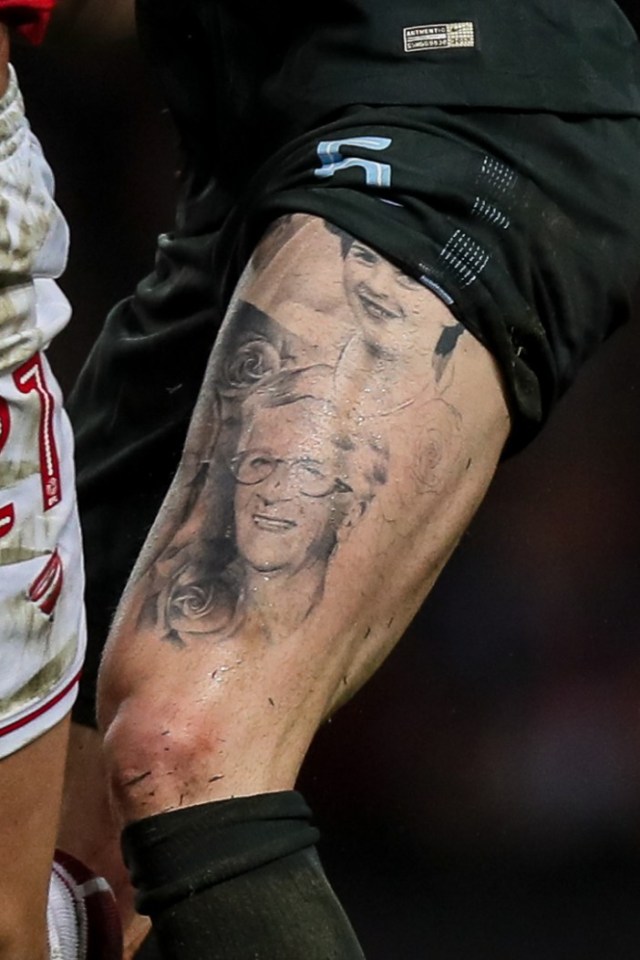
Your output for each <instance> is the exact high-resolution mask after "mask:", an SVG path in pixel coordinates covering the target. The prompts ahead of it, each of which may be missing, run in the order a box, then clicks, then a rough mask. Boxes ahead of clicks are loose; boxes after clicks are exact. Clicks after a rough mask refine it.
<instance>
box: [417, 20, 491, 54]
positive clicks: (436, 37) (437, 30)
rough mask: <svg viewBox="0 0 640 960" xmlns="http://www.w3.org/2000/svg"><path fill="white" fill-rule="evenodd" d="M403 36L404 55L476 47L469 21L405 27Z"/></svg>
mask: <svg viewBox="0 0 640 960" xmlns="http://www.w3.org/2000/svg"><path fill="white" fill-rule="evenodd" d="M403 35H404V50H405V53H418V52H419V51H422V50H455V49H460V48H461V47H475V45H476V30H475V27H474V25H473V23H472V22H471V21H470V20H467V21H463V22H462V23H425V24H423V25H422V26H419V27H405V28H404V30H403Z"/></svg>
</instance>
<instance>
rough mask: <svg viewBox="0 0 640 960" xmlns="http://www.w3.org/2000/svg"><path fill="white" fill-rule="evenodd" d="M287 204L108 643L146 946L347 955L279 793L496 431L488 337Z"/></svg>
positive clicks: (487, 454)
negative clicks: (281, 236) (288, 276)
mask: <svg viewBox="0 0 640 960" xmlns="http://www.w3.org/2000/svg"><path fill="white" fill-rule="evenodd" d="M296 227H297V230H295V231H293V233H292V234H288V235H287V236H286V240H285V244H286V250H285V251H283V252H282V255H283V256H284V257H285V259H284V260H283V259H282V256H280V255H279V254H278V251H277V250H276V251H274V250H273V249H269V251H268V256H262V255H261V254H262V253H263V251H262V250H261V249H260V248H259V249H258V251H257V256H256V258H254V263H253V266H250V268H249V269H248V271H247V274H246V275H245V278H244V279H243V281H242V282H241V283H240V285H239V297H238V299H237V300H236V301H235V302H234V304H233V306H232V309H231V310H230V314H229V316H228V318H227V321H226V323H225V326H224V327H223V330H222V333H221V335H220V337H219V339H218V343H217V346H216V348H215V350H214V353H213V356H212V360H211V363H210V367H209V371H208V374H207V377H206V382H205V386H204V388H203V391H202V394H201V397H200V400H199V403H198V406H197V409H196V413H195V416H194V420H193V422H192V427H191V431H190V435H189V438H188V441H187V446H186V449H185V453H184V456H183V459H182V463H181V466H180V469H179V471H178V474H177V477H176V480H175V482H174V485H173V487H172V489H171V491H170V494H169V496H168V498H167V500H166V502H165V505H164V507H163V509H162V511H161V514H160V516H159V519H158V521H157V523H156V526H155V527H154V530H153V531H152V534H151V536H150V538H149V540H148V542H147V545H146V548H145V550H144V551H143V555H142V557H141V559H140V561H139V563H138V566H137V569H136V571H135V573H134V576H133V578H132V581H131V583H130V586H129V588H128V590H127V592H126V594H125V599H124V602H123V604H122V607H121V610H120V613H119V616H118V618H117V622H116V626H115V629H114V632H113V635H112V637H111V641H110V644H109V646H108V652H107V657H106V662H105V665H104V672H103V682H102V705H101V714H102V723H103V725H104V728H105V730H106V745H107V753H108V758H109V764H110V769H111V778H112V784H113V790H114V797H115V800H116V804H117V807H118V810H119V812H120V816H121V818H122V821H123V822H124V823H128V824H129V827H128V829H127V832H126V847H127V851H128V856H129V858H130V865H131V867H132V869H133V874H134V880H135V881H136V883H137V884H138V886H139V888H140V904H141V907H142V909H143V910H147V911H148V912H149V913H150V914H151V915H152V918H153V920H154V923H155V924H156V926H157V929H158V931H159V933H160V940H161V950H162V951H163V956H167V957H174V956H175V957H183V956H184V957H191V956H199V957H200V956H204V955H205V954H204V953H203V952H202V951H203V950H205V949H206V951H207V952H206V955H207V956H208V957H219V958H227V957H229V958H231V957H246V956H248V955H250V954H249V953H248V952H247V951H248V950H249V948H251V949H252V950H255V951H257V952H260V955H264V956H265V957H266V956H278V957H279V958H282V960H285V958H289V957H291V958H294V957H300V956H305V957H307V958H309V960H311V958H315V957H318V958H320V957H322V958H325V957H328V956H334V955H335V956H345V957H346V956H354V957H355V956H358V955H359V948H358V947H357V944H356V942H355V940H353V937H352V934H351V933H350V932H349V927H348V924H347V923H346V921H345V919H344V917H343V916H342V914H341V913H340V910H339V908H338V906H337V904H336V903H335V901H334V900H333V897H332V895H331V892H330V890H329V889H328V887H327V885H326V883H325V881H324V878H323V875H322V873H321V870H320V868H319V865H318V864H317V861H316V860H315V857H314V855H313V853H312V851H311V848H312V847H313V842H314V837H315V835H314V832H313V830H312V829H311V828H310V827H309V825H308V820H307V817H308V812H307V811H306V808H305V806H304V804H303V803H302V801H301V798H299V797H298V796H297V795H296V794H294V793H292V792H291V791H292V788H293V787H294V784H295V780H296V777H297V774H298V771H299V767H300V764H301V762H302V760H303V757H304V755H305V753H306V750H307V748H308V745H309V742H310V740H311V739H312V737H313V735H314V733H315V731H316V730H317V728H318V726H319V725H320V723H321V722H322V721H323V719H325V718H326V717H327V716H328V715H329V714H330V713H331V712H332V711H333V710H335V709H336V708H337V706H338V705H339V704H340V703H341V702H342V701H343V700H345V699H347V698H348V697H349V696H351V695H352V693H353V692H354V691H355V690H357V688H358V687H359V686H360V685H361V684H362V683H363V682H365V680H366V679H367V677H368V676H369V675H370V674H371V673H372V672H373V671H374V670H375V669H376V668H377V666H378V665H379V663H380V662H381V661H382V660H383V659H384V657H385V656H386V655H387V654H388V653H389V651H390V650H391V649H392V647H393V645H394V643H395V642H396V641H397V639H398V638H399V636H400V635H401V634H402V632H403V629H404V628H405V626H406V624H407V623H408V621H409V619H410V618H411V616H412V615H413V613H414V612H415V610H416V609H417V607H418V605H419V604H420V602H421V601H422V599H423V598H424V596H425V594H426V593H427V592H428V590H429V588H430V587H431V585H432V584H433V582H434V580H435V579H436V577H437V576H438V574H439V572H440V571H441V569H442V567H443V565H444V563H445V562H446V560H447V558H448V556H449V555H450V553H451V552H452V550H453V549H454V547H455V544H456V542H457V540H458V538H459V537H460V535H461V533H462V532H463V530H464V529H465V527H466V525H467V523H468V521H469V519H470V517H471V516H472V514H473V512H474V511H475V509H476V507H477V505H478V503H479V502H480V500H481V498H482V496H483V494H484V492H485V490H486V487H487V485H488V483H489V481H490V479H491V476H492V475H493V472H494V469H495V466H496V463H497V460H498V458H499V456H500V452H501V450H502V447H503V445H504V442H505V439H506V437H507V434H508V429H509V417H508V414H507V408H506V404H505V400H504V397H503V391H502V386H501V382H500V378H499V375H498V373H497V371H496V367H495V365H494V362H493V360H492V358H491V357H490V356H489V354H488V353H487V351H486V350H485V349H484V348H483V347H481V346H480V344H479V343H478V342H477V341H476V340H475V339H474V338H472V337H471V335H470V334H468V333H466V332H465V331H464V330H463V328H462V327H460V326H459V324H458V323H457V322H456V320H455V318H454V317H453V315H452V314H451V313H450V312H449V310H448V309H447V308H446V307H445V306H444V304H443V303H442V302H441V301H440V300H438V299H437V298H436V297H435V296H434V295H433V294H431V293H430V292H429V291H427V290H425V289H424V288H423V287H421V286H420V285H419V284H417V283H416V282H414V281H412V280H410V278H408V277H407V276H406V275H404V274H402V273H401V272H400V271H398V270H397V269H396V268H394V267H392V266H391V264H389V263H388V262H387V261H386V260H384V259H383V258H381V257H380V256H379V255H378V254H376V253H374V252H373V251H372V250H370V249H369V248H368V247H366V246H364V245H363V244H359V243H357V242H353V241H352V239H351V238H349V237H347V236H346V235H342V236H338V235H336V233H335V232H333V231H330V230H328V229H327V226H326V224H324V223H323V222H322V221H321V220H319V219H316V218H313V217H307V216H299V217H297V218H296ZM274 254H275V255H274ZM286 258H290V260H291V262H295V264H296V273H295V276H296V279H295V282H293V284H292V286H291V288H290V291H289V294H288V295H287V296H286V297H283V296H282V291H283V281H282V275H281V270H280V267H281V266H282V264H283V263H286ZM443 334H445V336H444V338H443ZM443 344H446V345H447V347H446V349H444V348H443ZM158 815H159V816H158ZM194 894H195V895H194ZM182 943H184V944H185V946H180V944H182ZM186 944H188V945H186ZM205 944H206V946H205ZM199 951H200V952H199Z"/></svg>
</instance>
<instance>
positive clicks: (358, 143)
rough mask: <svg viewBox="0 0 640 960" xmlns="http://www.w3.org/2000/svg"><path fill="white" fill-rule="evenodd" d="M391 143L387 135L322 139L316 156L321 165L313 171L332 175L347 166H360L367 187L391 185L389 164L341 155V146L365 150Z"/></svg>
mask: <svg viewBox="0 0 640 960" xmlns="http://www.w3.org/2000/svg"><path fill="white" fill-rule="evenodd" d="M392 143H393V141H392V140H390V139H389V137H350V138H348V139H345V140H322V141H321V142H320V143H319V144H318V157H319V159H320V163H321V164H322V166H321V167H318V168H317V169H316V170H314V171H313V172H314V173H315V175H316V177H323V178H326V177H332V176H333V175H334V174H335V173H337V172H338V171H339V170H346V169H347V168H348V167H361V168H362V169H363V170H364V176H365V183H366V184H367V186H369V187H390V186H391V165H390V164H388V163H378V162H377V161H376V160H365V159H364V158H363V157H343V156H342V154H341V152H340V150H341V148H342V147H361V148H364V149H365V150H386V149H387V148H388V147H390V146H391V144H392Z"/></svg>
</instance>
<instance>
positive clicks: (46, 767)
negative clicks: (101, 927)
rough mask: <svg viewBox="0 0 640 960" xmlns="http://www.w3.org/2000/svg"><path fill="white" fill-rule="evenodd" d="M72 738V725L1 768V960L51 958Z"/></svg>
mask: <svg viewBox="0 0 640 960" xmlns="http://www.w3.org/2000/svg"><path fill="white" fill-rule="evenodd" d="M68 734H69V721H68V719H67V720H65V721H63V722H62V723H60V724H58V726H57V727H54V729H53V730H50V731H49V732H48V733H46V734H44V736H42V737H39V739H38V740H35V741H34V742H33V743H31V744H29V746H27V747H24V749H22V750H20V751H18V753H15V754H13V755H12V756H10V757H7V758H6V759H5V760H2V761H1V762H0V811H2V816H1V817H0V850H1V851H2V870H1V871H0V958H2V960H45V958H48V956H49V948H48V941H47V932H46V906H47V898H48V890H49V877H50V875H51V861H52V859H53V851H54V848H55V839H56V832H57V829H58V817H59V810H60V803H61V798H62V784H63V778H64V762H65V755H66V748H67V739H68ZM45 784H46V789H45V787H44V785H45Z"/></svg>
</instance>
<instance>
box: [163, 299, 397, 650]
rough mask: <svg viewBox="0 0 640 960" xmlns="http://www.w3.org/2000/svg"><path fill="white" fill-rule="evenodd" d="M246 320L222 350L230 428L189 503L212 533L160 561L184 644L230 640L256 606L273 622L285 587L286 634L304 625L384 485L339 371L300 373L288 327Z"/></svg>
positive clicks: (246, 310)
mask: <svg viewBox="0 0 640 960" xmlns="http://www.w3.org/2000/svg"><path fill="white" fill-rule="evenodd" d="M240 312H241V315H242V317H243V321H244V322H243V324H242V325H241V326H240V327H236V328H235V329H232V330H227V331H226V333H225V334H224V336H223V338H222V341H221V349H220V350H219V352H218V363H217V368H218V370H217V377H216V396H217V398H218V406H219V409H220V411H221V418H222V421H223V424H224V426H223V429H222V430H221V431H220V435H219V436H218V440H217V442H216V446H215V449H214V450H213V451H212V453H211V454H210V460H209V461H208V465H207V471H208V472H207V478H206V480H205V481H204V482H203V481H202V478H201V477H200V479H199V482H198V483H197V484H195V483H194V484H193V487H194V490H195V496H196V497H197V498H200V500H201V501H204V503H202V502H201V503H200V504H195V505H194V504H193V500H192V503H191V507H192V511H196V510H197V511H198V512H199V513H200V514H201V515H206V517H207V520H206V530H205V529H203V530H202V532H201V535H200V539H199V540H196V541H195V542H194V541H193V539H192V538H189V537H186V538H183V542H182V543H181V544H180V546H179V548H178V549H177V550H176V539H177V538H175V537H174V542H173V544H172V545H171V549H172V550H173V554H172V557H171V560H168V554H169V552H170V551H167V552H166V553H165V558H164V560H162V562H161V563H158V564H156V570H160V569H161V568H164V571H165V574H164V577H163V579H164V583H162V584H161V585H160V587H159V590H158V592H157V602H156V604H155V610H156V617H157V618H161V619H162V622H163V625H164V629H165V631H166V632H165V638H166V639H167V640H168V641H170V642H172V643H174V644H178V645H181V644H185V643H187V642H189V641H190V640H191V641H193V640H194V639H196V638H198V637H211V636H218V637H223V636H229V635H232V634H233V633H234V632H235V631H236V630H238V629H239V628H240V626H241V625H242V624H243V623H244V622H246V617H247V616H249V615H250V614H251V611H252V610H253V609H255V607H256V605H261V608H262V617H263V618H264V617H268V608H269V606H270V605H273V602H274V600H273V597H272V599H270V593H271V594H274V595H275V593H278V594H280V592H281V591H280V588H281V587H282V586H283V585H286V586H287V588H288V589H289V595H288V596H289V601H288V603H287V608H288V619H287V623H288V626H289V627H294V626H295V625H297V623H299V622H301V620H303V619H305V618H306V617H307V616H308V615H309V613H310V612H311V611H312V610H313V609H314V607H315V606H316V604H317V603H318V602H319V600H320V598H321V596H322V593H323V588H324V582H325V578H326V572H327V568H328V565H329V563H330V562H331V559H332V557H333V555H334V554H335V551H336V550H337V548H338V545H339V543H340V542H341V541H342V540H343V539H344V538H346V537H347V536H348V535H349V533H350V532H351V530H352V529H353V528H354V527H355V526H356V525H357V523H359V521H360V520H361V519H362V517H363V516H364V514H365V512H366V511H367V509H368V508H369V505H370V504H371V502H372V501H373V499H374V498H375V495H376V491H377V489H378V488H379V487H380V486H382V485H383V484H384V483H386V478H387V461H388V452H387V450H386V447H385V445H384V443H382V441H380V439H379V438H377V437H375V438H374V437H371V436H369V435H367V433H366V431H364V430H363V429H362V425H361V424H360V425H356V424H354V423H350V422H349V418H348V417H346V418H345V416H344V415H343V414H342V412H341V411H340V410H339V405H338V400H339V398H338V397H337V396H336V390H335V379H334V373H335V371H334V368H333V367H331V366H329V365H326V364H325V365H323V364H315V365H311V366H310V367H301V368H296V366H295V351H296V349H297V347H296V345H295V344H293V352H292V349H291V348H292V343H291V338H288V337H287V335H286V334H285V332H284V331H283V330H282V328H280V327H279V325H277V324H274V323H273V321H271V320H270V318H268V317H266V316H265V315H264V314H261V312H260V311H258V310H256V309H255V308H251V307H249V306H248V305H242V307H241V310H240ZM220 494H223V495H224V496H223V498H222V499H223V500H226V504H221V503H220V502H219V501H220V499H221V497H220ZM216 517H218V518H219V520H218V522H216ZM223 517H224V518H226V520H225V523H224V526H223V525H222V523H221V522H220V520H221V518H223ZM203 534H204V536H203ZM223 556H224V557H225V559H224V562H222V557H223ZM283 616H284V614H283V613H282V612H280V613H279V615H278V619H279V622H282V620H283Z"/></svg>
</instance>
